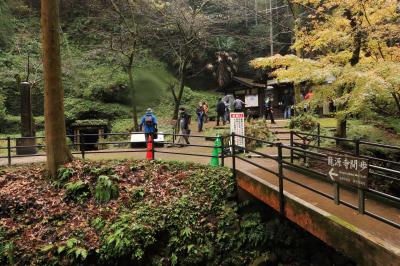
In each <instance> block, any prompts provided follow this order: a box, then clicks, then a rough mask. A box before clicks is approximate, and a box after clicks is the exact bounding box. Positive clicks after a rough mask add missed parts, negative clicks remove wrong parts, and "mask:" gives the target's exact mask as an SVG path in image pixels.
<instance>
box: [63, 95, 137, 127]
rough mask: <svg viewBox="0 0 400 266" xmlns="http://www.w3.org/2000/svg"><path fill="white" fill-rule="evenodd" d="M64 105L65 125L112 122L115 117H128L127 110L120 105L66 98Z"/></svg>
mask: <svg viewBox="0 0 400 266" xmlns="http://www.w3.org/2000/svg"><path fill="white" fill-rule="evenodd" d="M64 105H65V119H66V120H67V123H71V122H73V121H75V120H85V119H108V120H113V119H116V118H117V117H129V108H128V107H126V106H123V105H120V104H111V103H108V104H105V103H101V102H97V101H89V100H84V99H78V98H66V99H65V102H64Z"/></svg>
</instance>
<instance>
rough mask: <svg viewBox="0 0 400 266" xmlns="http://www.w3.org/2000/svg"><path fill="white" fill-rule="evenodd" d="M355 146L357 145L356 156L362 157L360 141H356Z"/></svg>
mask: <svg viewBox="0 0 400 266" xmlns="http://www.w3.org/2000/svg"><path fill="white" fill-rule="evenodd" d="M354 145H355V150H354V155H355V156H360V139H358V138H357V139H355V140H354Z"/></svg>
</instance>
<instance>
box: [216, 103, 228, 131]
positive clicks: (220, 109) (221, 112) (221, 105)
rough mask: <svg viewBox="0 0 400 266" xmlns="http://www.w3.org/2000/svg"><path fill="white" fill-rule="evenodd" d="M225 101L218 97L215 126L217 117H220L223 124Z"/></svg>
mask: <svg viewBox="0 0 400 266" xmlns="http://www.w3.org/2000/svg"><path fill="white" fill-rule="evenodd" d="M225 109H226V106H225V102H224V101H222V99H221V98H219V101H218V103H217V126H219V119H222V123H223V124H224V125H225V121H226V120H225Z"/></svg>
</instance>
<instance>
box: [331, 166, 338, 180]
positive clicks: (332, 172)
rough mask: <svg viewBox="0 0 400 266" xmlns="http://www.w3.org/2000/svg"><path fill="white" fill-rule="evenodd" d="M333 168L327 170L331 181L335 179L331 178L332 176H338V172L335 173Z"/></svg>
mask: <svg viewBox="0 0 400 266" xmlns="http://www.w3.org/2000/svg"><path fill="white" fill-rule="evenodd" d="M333 170H334V168H331V170H330V171H329V177H330V178H331V179H332V181H335V179H334V178H333V177H334V176H336V177H338V176H339V174H337V173H335V172H334V171H333Z"/></svg>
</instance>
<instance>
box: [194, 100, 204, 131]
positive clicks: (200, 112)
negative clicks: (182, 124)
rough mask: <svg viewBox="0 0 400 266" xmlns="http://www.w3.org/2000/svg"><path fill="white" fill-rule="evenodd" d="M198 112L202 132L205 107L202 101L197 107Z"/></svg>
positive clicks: (199, 127) (199, 126)
mask: <svg viewBox="0 0 400 266" xmlns="http://www.w3.org/2000/svg"><path fill="white" fill-rule="evenodd" d="M196 114H197V126H198V127H197V128H198V132H202V131H203V122H204V109H203V103H202V102H200V103H199V106H198V107H197V109H196Z"/></svg>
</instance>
